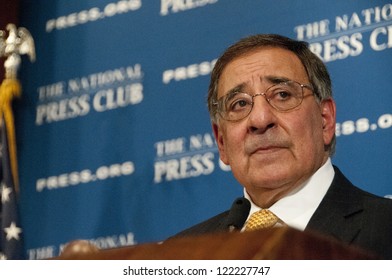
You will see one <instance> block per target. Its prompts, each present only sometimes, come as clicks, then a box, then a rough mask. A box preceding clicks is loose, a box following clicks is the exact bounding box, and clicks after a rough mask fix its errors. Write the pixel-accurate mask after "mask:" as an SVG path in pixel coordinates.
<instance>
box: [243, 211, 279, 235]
mask: <svg viewBox="0 0 392 280" xmlns="http://www.w3.org/2000/svg"><path fill="white" fill-rule="evenodd" d="M278 221H279V218H278V217H277V216H275V214H274V213H272V212H271V211H270V210H268V209H262V210H260V211H257V212H255V213H253V214H252V215H251V216H250V218H249V219H248V221H247V222H246V224H245V231H251V230H256V229H261V228H269V227H273V226H274V225H275V224H276V223H277V222H278Z"/></svg>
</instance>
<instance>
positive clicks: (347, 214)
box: [306, 167, 363, 244]
mask: <svg viewBox="0 0 392 280" xmlns="http://www.w3.org/2000/svg"><path fill="white" fill-rule="evenodd" d="M334 169H335V177H334V180H333V182H332V184H331V186H330V188H329V190H328V192H327V193H326V195H325V197H324V198H323V200H322V201H321V203H320V205H319V207H318V208H317V210H316V212H315V213H314V214H313V216H312V218H311V219H310V221H309V223H308V225H307V226H306V230H314V231H319V232H321V233H323V234H327V235H332V236H334V237H335V238H337V239H339V240H341V241H344V242H346V243H348V244H350V243H352V242H353V241H354V240H355V238H356V237H357V236H358V234H359V232H360V231H361V228H362V213H363V201H362V197H361V196H360V194H359V192H358V191H357V189H356V187H355V186H353V185H352V184H351V182H350V181H348V180H347V179H346V177H344V175H343V174H342V173H341V172H340V170H339V169H338V168H336V167H334Z"/></svg>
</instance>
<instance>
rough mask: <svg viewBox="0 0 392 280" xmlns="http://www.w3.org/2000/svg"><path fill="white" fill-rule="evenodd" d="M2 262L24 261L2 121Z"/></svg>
mask: <svg viewBox="0 0 392 280" xmlns="http://www.w3.org/2000/svg"><path fill="white" fill-rule="evenodd" d="M0 192H1V206H0V221H1V227H0V230H1V235H0V260H1V259H3V260H20V259H24V258H25V257H24V250H23V234H22V228H21V225H20V220H19V214H18V212H19V209H18V194H17V193H16V191H15V184H14V182H13V177H12V172H11V165H10V157H9V150H8V140H7V129H6V125H5V123H4V121H3V119H0Z"/></svg>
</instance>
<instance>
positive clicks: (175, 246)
mask: <svg viewBox="0 0 392 280" xmlns="http://www.w3.org/2000/svg"><path fill="white" fill-rule="evenodd" d="M56 259H58V260H61V259H63V260H66V259H67V260H71V259H72V260H334V259H335V260H358V259H376V257H375V256H374V255H371V254H369V253H367V252H365V251H362V250H361V249H358V248H355V247H351V246H347V245H344V244H342V243H340V242H338V241H336V240H334V239H331V238H328V237H324V236H320V235H318V234H315V233H312V232H302V231H298V230H295V229H293V228H289V227H281V228H271V229H263V230H259V231H253V232H244V233H240V232H233V233H219V234H211V235H202V236H196V237H185V238H172V239H168V240H166V241H164V242H162V243H146V244H140V245H135V246H129V247H121V248H116V249H102V250H99V249H97V248H96V247H94V246H93V245H92V244H89V243H88V242H87V241H74V242H71V243H69V245H68V246H66V247H65V248H64V250H63V252H62V253H61V254H60V256H59V257H57V258H56Z"/></svg>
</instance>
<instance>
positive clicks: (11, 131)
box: [0, 79, 21, 193]
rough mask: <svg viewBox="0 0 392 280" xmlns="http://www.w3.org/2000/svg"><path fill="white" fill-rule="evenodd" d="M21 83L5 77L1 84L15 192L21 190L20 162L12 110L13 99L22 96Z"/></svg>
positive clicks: (1, 107)
mask: <svg viewBox="0 0 392 280" xmlns="http://www.w3.org/2000/svg"><path fill="white" fill-rule="evenodd" d="M20 95H21V85H20V83H19V81H18V80H16V79H4V80H3V82H2V83H1V85H0V116H1V117H2V118H3V119H4V124H5V127H6V129H7V140H8V145H9V157H10V165H11V172H12V179H13V181H14V186H15V192H16V193H18V192H19V178H18V162H17V152H16V137H15V125H14V114H13V112H12V100H13V99H14V98H15V97H20Z"/></svg>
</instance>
